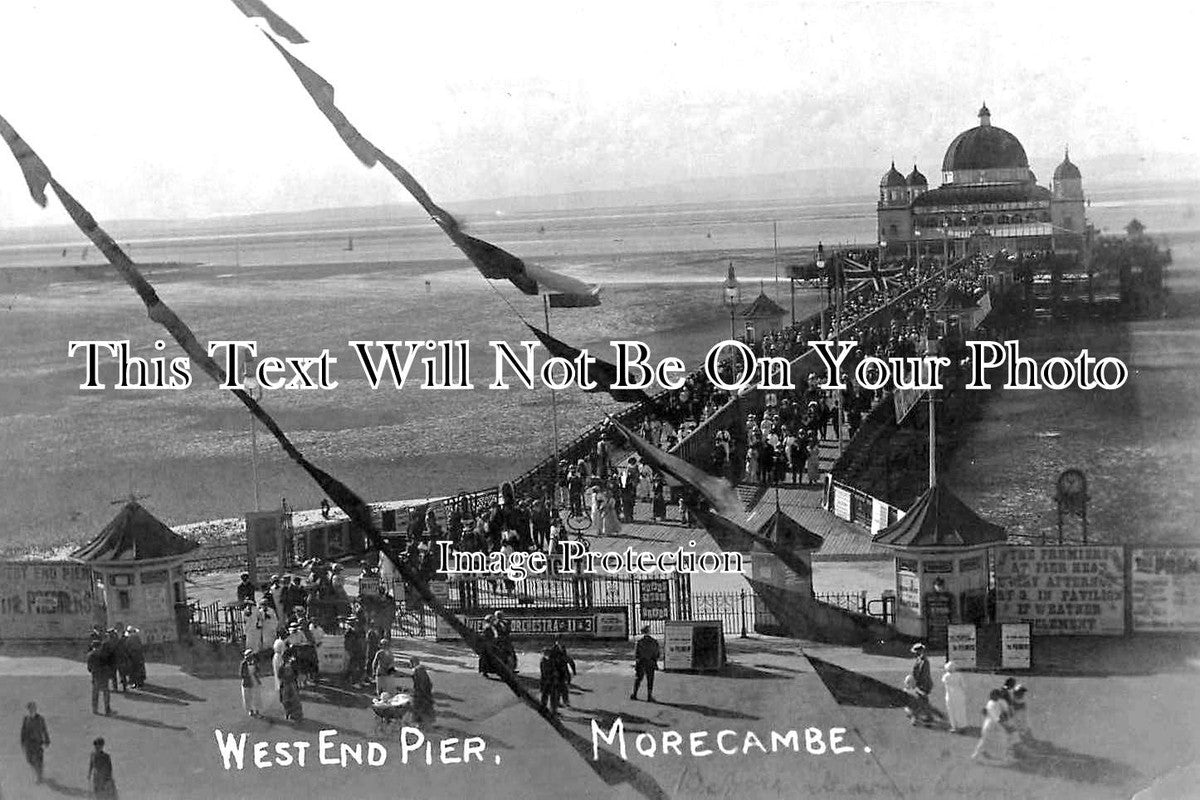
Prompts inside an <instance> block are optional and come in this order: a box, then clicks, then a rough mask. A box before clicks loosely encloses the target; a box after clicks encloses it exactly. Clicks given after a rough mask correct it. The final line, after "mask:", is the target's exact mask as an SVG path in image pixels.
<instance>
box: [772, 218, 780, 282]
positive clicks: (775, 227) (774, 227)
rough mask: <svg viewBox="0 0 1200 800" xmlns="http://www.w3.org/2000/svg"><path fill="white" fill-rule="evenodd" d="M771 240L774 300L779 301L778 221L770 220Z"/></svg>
mask: <svg viewBox="0 0 1200 800" xmlns="http://www.w3.org/2000/svg"><path fill="white" fill-rule="evenodd" d="M771 239H772V240H773V242H774V248H775V249H774V254H773V255H772V256H771V258H772V260H773V261H774V262H775V299H776V300H778V299H779V220H771Z"/></svg>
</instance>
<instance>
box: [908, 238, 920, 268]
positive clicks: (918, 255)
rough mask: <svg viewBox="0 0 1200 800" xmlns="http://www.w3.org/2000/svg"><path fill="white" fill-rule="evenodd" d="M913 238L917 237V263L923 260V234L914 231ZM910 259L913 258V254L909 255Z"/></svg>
mask: <svg viewBox="0 0 1200 800" xmlns="http://www.w3.org/2000/svg"><path fill="white" fill-rule="evenodd" d="M913 236H915V237H916V241H917V261H920V260H921V232H920V231H913ZM909 258H910V259H911V258H912V254H909Z"/></svg>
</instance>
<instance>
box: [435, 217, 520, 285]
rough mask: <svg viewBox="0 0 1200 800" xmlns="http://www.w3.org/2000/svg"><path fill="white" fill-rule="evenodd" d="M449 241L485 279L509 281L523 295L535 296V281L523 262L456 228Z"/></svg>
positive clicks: (501, 249)
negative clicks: (452, 242) (469, 260)
mask: <svg viewBox="0 0 1200 800" xmlns="http://www.w3.org/2000/svg"><path fill="white" fill-rule="evenodd" d="M450 238H451V240H453V241H454V243H455V244H456V245H458V249H459V250H462V251H463V253H464V254H466V256H467V258H469V259H471V263H472V264H474V265H475V268H476V269H478V270H479V272H480V273H481V274H482V275H483V277H485V278H489V279H491V280H506V281H510V282H511V283H512V285H513V286H516V287H517V288H518V289H520V290H521V291H522V292H524V293H525V294H537V293H538V285H537V281H535V280H534V279H533V278H531V277H530V276H529V273H528V272H527V271H526V269H525V262H524V261H522V260H521V259H519V258H517V257H516V256H514V255H513V254H512V253H510V252H508V251H507V250H505V249H503V248H500V247H496V245H494V244H491V243H490V242H485V241H483V240H482V239H476V238H475V237H474V236H468V235H467V234H465V233H463V232H461V231H459V230H458V229H457V227H456V228H455V230H454V233H451V234H450Z"/></svg>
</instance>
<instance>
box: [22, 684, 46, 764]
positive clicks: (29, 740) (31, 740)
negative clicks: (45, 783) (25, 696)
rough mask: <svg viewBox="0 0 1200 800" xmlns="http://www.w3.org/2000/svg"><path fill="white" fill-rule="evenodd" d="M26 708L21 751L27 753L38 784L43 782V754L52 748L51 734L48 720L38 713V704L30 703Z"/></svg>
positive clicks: (26, 757)
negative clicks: (48, 728) (47, 727)
mask: <svg viewBox="0 0 1200 800" xmlns="http://www.w3.org/2000/svg"><path fill="white" fill-rule="evenodd" d="M25 708H26V709H27V710H28V711H29V713H28V714H26V715H25V718H24V719H23V720H21V749H22V750H24V751H25V760H26V761H28V762H29V766H31V767H33V774H34V775H36V776H37V782H38V783H41V782H42V763H43V762H42V754H43V751H44V750H45V749H46V748H47V747H49V746H50V732H49V731H48V730H47V729H46V720H45V719H44V718H43V717H42V715H41V714H39V713H38V710H37V703H29V704H28V705H27V706H25Z"/></svg>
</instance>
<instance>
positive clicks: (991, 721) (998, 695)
mask: <svg viewBox="0 0 1200 800" xmlns="http://www.w3.org/2000/svg"><path fill="white" fill-rule="evenodd" d="M1007 709H1008V704H1007V703H1005V702H1004V692H1002V691H1000V690H999V689H993V690H992V691H991V694H989V695H988V701H987V705H986V706H984V708H983V727H982V728H981V729H980V731H979V744H977V745H975V752H974V753H972V754H971V758H974V759H979V758H984V759H987V760H989V761H997V762H1007V761H1008V731H1007V730H1005V729H1004V723H1005V716H1006V712H1007Z"/></svg>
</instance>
